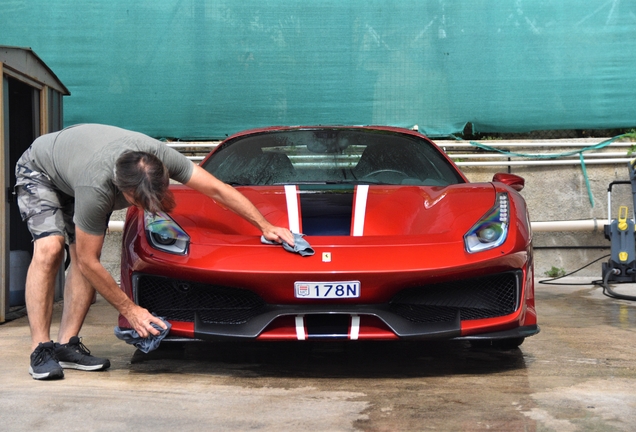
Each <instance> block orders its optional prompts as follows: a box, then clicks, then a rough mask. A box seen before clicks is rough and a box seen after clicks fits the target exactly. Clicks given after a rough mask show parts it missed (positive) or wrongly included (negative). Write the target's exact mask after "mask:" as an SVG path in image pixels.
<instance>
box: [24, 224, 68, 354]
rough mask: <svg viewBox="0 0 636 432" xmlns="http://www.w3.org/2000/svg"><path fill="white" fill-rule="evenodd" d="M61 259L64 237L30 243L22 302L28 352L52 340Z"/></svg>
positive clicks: (44, 238) (47, 238) (53, 236)
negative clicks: (31, 244)
mask: <svg viewBox="0 0 636 432" xmlns="http://www.w3.org/2000/svg"><path fill="white" fill-rule="evenodd" d="M63 257H64V237H63V236H59V235H52V236H48V237H43V238H40V239H38V240H35V242H33V258H32V259H31V264H30V265H29V269H28V271H27V278H26V286H25V302H26V307H27V313H28V317H29V327H30V329H31V342H32V345H31V350H34V349H35V348H37V346H38V344H39V343H40V342H49V341H50V340H51V317H52V315H53V300H54V297H55V280H56V276H57V272H58V270H59V268H60V265H61V263H62V259H63Z"/></svg>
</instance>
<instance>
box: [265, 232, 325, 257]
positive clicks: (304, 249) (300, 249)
mask: <svg viewBox="0 0 636 432" xmlns="http://www.w3.org/2000/svg"><path fill="white" fill-rule="evenodd" d="M292 234H293V235H294V246H290V245H289V243H287V242H285V241H284V242H283V249H285V250H286V251H288V252H293V253H297V254H299V255H300V256H311V255H313V254H314V253H315V252H314V250H313V249H312V247H311V246H310V245H309V242H307V240H305V239H304V238H303V237H304V236H305V234H299V233H292ZM261 243H263V244H269V245H277V244H280V243H277V242H275V241H271V240H267V239H266V238H265V237H264V236H261Z"/></svg>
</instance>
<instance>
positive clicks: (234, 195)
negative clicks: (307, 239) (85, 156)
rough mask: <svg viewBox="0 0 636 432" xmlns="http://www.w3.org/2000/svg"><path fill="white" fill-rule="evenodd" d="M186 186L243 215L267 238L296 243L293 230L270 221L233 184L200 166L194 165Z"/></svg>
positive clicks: (291, 243)
mask: <svg viewBox="0 0 636 432" xmlns="http://www.w3.org/2000/svg"><path fill="white" fill-rule="evenodd" d="M186 186H189V187H191V188H192V189H195V190H197V191H199V192H201V193H202V194H204V195H207V196H209V197H210V198H212V199H213V200H215V201H217V202H219V203H220V204H222V205H223V206H225V207H227V208H229V209H230V210H232V211H233V212H234V213H236V214H238V215H239V216H241V217H243V218H244V219H245V220H247V221H248V222H250V223H251V224H252V225H254V226H256V227H257V228H258V229H260V230H261V231H262V233H263V236H265V238H266V239H268V240H270V241H276V242H279V243H280V242H281V241H285V242H287V243H288V244H290V245H292V246H293V245H294V236H293V235H292V233H291V231H289V230H288V229H287V228H282V227H277V226H274V225H272V224H271V223H269V222H268V221H267V219H265V217H264V216H263V215H262V214H261V212H259V211H258V209H257V208H256V207H255V206H254V204H252V203H251V201H250V200H248V199H247V198H246V197H245V196H244V195H243V194H242V193H240V192H239V191H237V190H236V189H234V188H233V187H232V186H230V185H228V184H226V183H223V182H222V181H221V180H219V179H217V178H216V177H214V176H213V175H212V174H210V173H209V172H207V171H206V170H204V169H203V168H201V167H200V166H198V165H195V166H194V171H193V172H192V177H190V180H189V181H188V182H187V183H186Z"/></svg>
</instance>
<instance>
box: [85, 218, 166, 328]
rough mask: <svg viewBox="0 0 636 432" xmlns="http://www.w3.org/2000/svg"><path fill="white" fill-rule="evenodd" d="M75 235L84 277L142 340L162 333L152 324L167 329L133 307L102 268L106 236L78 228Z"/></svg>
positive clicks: (135, 306)
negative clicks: (101, 260)
mask: <svg viewBox="0 0 636 432" xmlns="http://www.w3.org/2000/svg"><path fill="white" fill-rule="evenodd" d="M75 231H76V244H75V248H76V250H77V258H78V264H79V268H80V271H81V272H82V274H83V275H84V277H85V278H86V279H88V281H89V282H90V283H91V285H93V287H94V288H95V289H96V290H97V292H98V293H100V294H101V295H102V297H104V298H105V299H106V301H108V303H110V304H111V305H113V306H114V307H115V309H117V310H118V311H119V312H120V313H121V314H122V315H123V316H124V317H126V319H127V320H128V322H129V323H130V325H131V326H132V328H134V329H135V330H136V331H137V333H139V336H141V337H142V338H145V337H148V335H149V334H150V333H152V334H153V335H155V336H156V335H158V334H159V331H158V330H157V329H156V328H154V327H153V326H152V325H150V323H155V324H157V325H158V326H160V327H161V328H164V329H165V328H166V325H165V324H164V323H163V321H161V320H160V319H159V318H157V317H156V316H154V315H152V314H151V313H150V312H148V310H146V309H144V308H142V307H141V306H138V305H136V304H135V303H133V301H132V300H130V299H129V298H128V296H127V295H126V294H125V293H124V292H123V291H122V290H121V289H120V288H119V285H118V284H117V282H115V280H114V279H113V277H112V276H111V275H110V273H108V270H106V269H105V268H104V266H103V265H102V264H101V262H100V260H99V256H100V252H101V250H102V246H103V244H104V236H96V235H92V234H88V233H86V232H84V231H82V230H81V229H80V228H78V227H76V228H75Z"/></svg>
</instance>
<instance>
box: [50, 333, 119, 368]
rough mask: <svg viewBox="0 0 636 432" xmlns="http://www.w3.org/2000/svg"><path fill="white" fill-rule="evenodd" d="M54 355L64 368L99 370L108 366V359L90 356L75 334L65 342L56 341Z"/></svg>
mask: <svg viewBox="0 0 636 432" xmlns="http://www.w3.org/2000/svg"><path fill="white" fill-rule="evenodd" d="M55 355H56V356H57V359H58V361H59V362H60V366H62V367H63V368H64V369H79V370H83V371H99V370H104V369H108V368H109V367H110V361H109V360H108V359H103V358H99V357H94V356H92V355H91V352H90V351H89V350H88V348H86V347H85V346H84V344H83V343H82V341H81V339H80V338H78V337H77V336H73V337H72V338H71V339H70V340H69V341H68V343H67V344H64V345H62V344H59V343H56V344H55Z"/></svg>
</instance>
